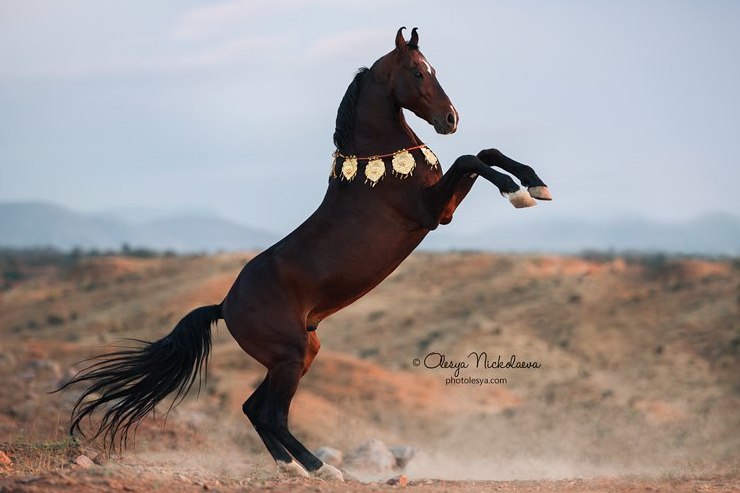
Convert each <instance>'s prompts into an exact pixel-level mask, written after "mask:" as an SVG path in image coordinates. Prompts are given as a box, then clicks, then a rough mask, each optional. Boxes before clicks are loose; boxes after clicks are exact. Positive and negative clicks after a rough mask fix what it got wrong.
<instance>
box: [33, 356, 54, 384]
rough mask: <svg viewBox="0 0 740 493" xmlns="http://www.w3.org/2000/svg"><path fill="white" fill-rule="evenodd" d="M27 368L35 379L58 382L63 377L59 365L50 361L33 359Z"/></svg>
mask: <svg viewBox="0 0 740 493" xmlns="http://www.w3.org/2000/svg"><path fill="white" fill-rule="evenodd" d="M27 368H28V370H30V371H31V372H33V377H36V378H45V379H49V380H53V381H57V380H59V378H61V376H62V368H61V367H60V366H59V363H57V362H56V361H52V360H49V359H33V360H31V361H29V362H28V365H27Z"/></svg>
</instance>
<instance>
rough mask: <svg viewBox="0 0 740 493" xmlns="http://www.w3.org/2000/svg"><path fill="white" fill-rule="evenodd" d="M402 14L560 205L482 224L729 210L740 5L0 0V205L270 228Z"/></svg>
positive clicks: (450, 146)
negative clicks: (174, 214)
mask: <svg viewBox="0 0 740 493" xmlns="http://www.w3.org/2000/svg"><path fill="white" fill-rule="evenodd" d="M401 25H406V26H408V27H409V28H410V27H413V26H418V27H419V32H420V46H421V50H422V52H423V53H424V54H425V55H426V56H427V58H428V59H429V60H430V62H431V63H432V65H434V66H435V68H436V69H437V75H438V78H439V80H440V82H441V83H442V86H443V87H444V88H445V90H446V91H447V93H448V94H449V96H450V97H451V99H452V101H453V102H454V104H455V105H456V107H457V109H458V110H459V112H460V117H461V121H460V127H459V130H458V132H457V133H456V134H455V135H452V136H439V135H436V134H435V133H434V131H433V130H432V129H431V127H429V126H428V125H427V124H426V123H425V122H422V121H420V120H418V119H417V118H415V117H413V116H410V117H409V120H410V121H411V123H412V125H413V127H414V129H415V130H417V132H418V133H419V134H420V135H421V136H422V138H423V139H424V140H425V141H426V142H427V143H428V144H429V145H430V146H431V147H432V148H433V149H434V150H435V151H436V152H437V154H438V155H439V156H440V158H441V159H442V161H443V163H446V164H449V163H450V162H451V161H452V160H454V158H455V157H457V156H458V155H460V154H464V153H465V154H467V153H474V152H477V151H478V150H479V149H482V148H486V147H497V148H499V149H500V150H502V151H503V152H504V153H506V154H508V155H510V156H511V157H514V158H515V159H518V160H521V161H524V162H526V163H529V164H531V165H532V166H534V167H535V168H536V169H537V170H538V171H539V173H540V175H541V176H542V177H543V179H544V180H545V181H546V182H547V183H548V184H549V185H550V187H551V190H552V192H553V195H554V196H555V201H554V202H553V203H551V204H541V205H540V206H538V207H535V208H533V209H531V210H526V211H515V210H514V209H513V208H511V207H510V206H509V205H508V204H507V203H506V202H505V201H504V199H502V198H501V197H500V196H498V194H497V193H496V190H495V188H493V186H492V185H489V184H487V183H484V182H479V183H478V184H477V185H476V189H475V190H474V192H473V193H472V194H471V195H470V196H469V198H468V199H467V200H466V202H465V203H464V204H463V205H462V207H461V210H460V211H459V212H458V215H457V217H456V221H455V223H457V226H456V227H458V228H460V229H461V230H470V229H477V228H484V227H486V226H490V225H493V224H495V223H496V221H512V220H522V221H525V220H533V219H535V218H548V217H555V216H568V217H586V218H589V219H598V218H600V217H613V216H615V215H620V214H624V213H626V214H640V215H646V216H648V217H652V218H657V219H663V220H681V219H687V218H692V217H695V216H697V215H699V214H702V213H706V212H713V211H718V212H728V213H733V214H740V193H738V187H739V186H740V159H739V158H740V123H738V122H739V121H740V89H738V88H740V64H739V63H738V47H740V29H738V26H740V2H732V1H727V2H720V1H714V2H709V1H707V2H699V1H691V2H680V1H665V2H659V1H649V2H645V1H636V2H626V1H619V2H600V1H583V2H575V1H568V2H551V1H541V2H534V1H510V2H493V1H481V2H462V1H461V2H448V1H439V2H433V1H411V0H404V1H385V0H372V1H370V0H367V1H354V2H350V1H340V0H320V1H314V2H308V1H300V0H277V1H276V0H270V1H267V0H265V1H251V0H243V1H242V0H237V1H228V2H213V1H211V2H194V1H182V0H181V1H177V2H174V1H161V0H159V1H155V0H148V1H132V0H128V1H118V2H112V1H108V2H102V1H99V0H88V1H78V0H66V1H63V2H62V1H59V0H46V1H38V0H0V201H7V200H39V199H42V200H47V201H53V202H57V203H60V204H62V205H65V206H68V207H71V208H73V209H76V210H81V211H90V212H94V211H108V210H129V211H130V210H134V211H151V210H154V211H161V210H164V211H174V210H181V209H186V210H189V211H199V210H202V211H210V212H214V213H218V214H220V215H223V216H226V217H228V218H231V219H235V220H238V221H241V222H243V223H247V224H252V225H257V226H261V227H265V228H268V229H271V230H273V231H277V232H281V231H282V232H284V231H287V230H289V229H291V228H292V227H293V226H295V225H297V224H298V223H300V222H301V221H302V220H303V219H304V218H305V217H306V216H307V215H308V214H310V213H311V212H312V211H313V210H314V208H315V207H316V205H318V203H319V202H320V200H321V198H322V197H323V193H324V190H325V187H326V180H327V172H328V167H329V163H330V154H331V152H332V151H333V145H332V133H333V130H334V119H335V116H336V108H337V105H338V104H339V101H340V99H341V97H342V95H343V93H344V90H345V89H346V87H347V85H348V84H349V82H350V80H351V78H352V75H353V73H354V71H355V70H356V69H357V67H360V66H362V65H368V66H369V65H370V64H372V63H373V61H375V60H376V59H377V58H378V57H380V56H381V55H383V54H385V53H386V52H388V51H390V49H391V48H392V47H393V39H394V36H395V31H396V29H397V28H398V27H400V26H401Z"/></svg>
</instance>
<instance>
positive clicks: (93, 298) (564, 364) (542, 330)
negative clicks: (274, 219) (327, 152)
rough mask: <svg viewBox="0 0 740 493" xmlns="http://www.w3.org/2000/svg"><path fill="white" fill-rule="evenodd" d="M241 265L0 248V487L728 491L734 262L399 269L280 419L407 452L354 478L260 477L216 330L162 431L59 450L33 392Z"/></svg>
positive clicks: (164, 319) (359, 311)
mask: <svg viewBox="0 0 740 493" xmlns="http://www.w3.org/2000/svg"><path fill="white" fill-rule="evenodd" d="M251 256H252V254H250V253H244V254H223V255H217V256H192V257H171V258H133V257H85V256H82V257H72V256H60V255H40V254H35V255H31V254H20V253H17V252H16V253H7V252H6V253H3V254H2V255H0V269H1V270H2V276H3V277H2V282H0V379H2V382H3V387H2V392H0V451H2V452H3V454H5V457H6V459H7V460H4V459H3V455H2V454H0V492H5V491H23V492H36V491H39V492H40V491H80V492H88V491H114V492H122V491H162V492H164V491H206V490H208V491H275V492H281V491H299V492H300V491H383V490H394V489H401V488H404V489H411V490H418V491H433V492H442V491H512V492H530V491H532V492H533V491H572V492H591V491H594V492H595V491H614V492H633V491H635V492H636V491H666V492H667V491H678V492H683V491H687V492H688V491H692V492H693V491H710V492H713V491H717V492H720V491H721V492H725V491H727V492H729V491H740V472H739V466H740V413H738V412H737V409H740V379H739V378H738V375H740V357H739V356H740V354H739V353H740V296H739V295H738V293H740V262H739V261H738V260H737V259H724V260H705V259H675V258H667V257H664V256H660V255H654V256H632V257H614V256H611V255H588V256H582V257H556V256H517V255H493V254H482V253H448V254H424V253H422V254H415V255H412V257H410V258H409V259H408V260H407V261H406V262H405V263H404V264H402V265H401V267H400V268H399V269H398V270H397V271H396V272H395V273H394V274H393V275H392V276H391V277H390V278H389V279H387V280H386V281H385V282H384V283H383V284H382V285H381V286H379V287H378V288H377V289H376V290H375V291H373V292H372V293H371V294H369V295H368V296H367V297H365V298H363V299H362V300H360V301H358V302H357V303H355V304H354V305H352V306H351V307H348V308H347V309H345V310H343V311H342V312H340V313H339V314H337V315H335V316H334V317H332V318H331V319H329V320H326V321H325V322H324V323H322V325H321V326H320V327H319V330H318V334H319V337H320V338H321V341H322V349H321V352H320V353H319V355H318V357H317V359H316V361H315V363H314V365H313V366H312V368H311V371H310V372H309V373H308V374H307V376H306V377H305V378H304V380H303V381H302V383H301V387H300V388H299V391H298V394H297V395H296V398H295V400H294V403H293V406H292V410H291V428H292V430H293V431H294V433H295V434H296V435H297V436H298V437H299V438H300V439H301V440H302V441H303V442H304V443H305V444H306V445H307V446H308V447H309V448H311V449H313V450H315V449H317V448H318V447H320V446H331V447H334V448H337V449H339V450H341V451H343V452H344V453H345V454H347V453H351V451H352V450H353V449H354V448H355V447H357V446H358V445H359V444H360V443H362V442H364V441H366V440H368V439H371V438H373V439H378V440H381V441H383V442H384V443H385V444H387V445H389V446H392V445H407V446H411V447H413V448H414V449H415V450H416V456H415V457H414V458H413V459H412V460H411V461H410V462H409V464H408V466H407V467H406V468H405V469H404V470H403V471H400V470H397V471H384V472H382V473H375V474H374V475H372V474H370V475H365V476H362V477H363V479H364V480H366V482H363V483H360V482H349V483H346V484H343V485H337V484H330V483H325V482H321V481H319V480H296V479H286V478H279V477H276V474H275V467H274V464H273V463H272V462H271V461H270V460H269V457H268V455H267V453H266V452H265V451H264V450H263V446H262V444H261V442H260V440H259V438H258V437H257V435H256V433H254V431H253V430H252V429H251V427H250V426H249V425H248V422H247V421H246V419H245V418H244V416H243V415H242V414H241V403H242V402H243V401H244V400H245V399H246V397H247V396H248V395H249V394H250V393H251V391H252V390H253V389H254V388H255V387H256V385H257V384H258V383H259V381H260V380H261V378H262V377H263V375H264V371H263V369H262V368H261V367H260V365H259V364H257V363H256V362H254V361H253V360H251V358H249V357H248V356H247V355H245V354H244V353H243V352H242V351H241V349H240V348H239V347H238V346H237V345H236V343H235V342H234V341H233V339H231V337H230V335H229V333H228V330H226V328H225V327H224V326H223V324H221V326H220V328H219V329H218V330H217V331H215V332H214V347H213V354H212V359H211V364H210V366H209V378H208V385H207V387H206V388H204V389H203V390H202V391H201V393H200V395H199V396H198V397H197V398H196V396H195V393H193V395H192V396H191V397H189V398H188V399H186V401H185V402H184V403H183V404H182V405H181V406H180V407H178V408H177V409H175V410H174V411H173V412H172V413H171V414H170V415H169V417H168V419H167V423H166V426H163V425H164V421H163V419H162V418H161V416H160V419H158V420H156V421H155V420H154V419H147V420H146V421H145V422H144V423H143V425H142V426H141V428H140V429H139V431H138V434H137V438H136V447H135V449H129V450H127V451H125V452H124V453H123V454H122V455H117V454H114V455H113V456H108V455H107V454H106V453H105V452H104V451H103V449H102V448H101V447H100V444H99V443H81V444H77V443H75V442H73V441H71V440H69V438H68V435H67V432H66V429H67V426H68V420H69V413H70V409H71V405H72V403H73V402H74V400H75V399H76V397H77V396H78V395H79V392H80V389H73V390H71V391H68V392H66V393H64V394H49V393H48V392H49V391H50V390H52V389H54V388H55V387H56V386H58V385H59V384H60V383H62V382H64V381H65V379H67V378H69V377H70V375H72V374H73V373H74V371H75V369H76V368H79V367H78V366H75V362H77V361H80V360H81V359H83V358H85V357H89V356H91V355H94V354H98V353H100V352H103V351H106V350H108V349H109V348H110V345H111V344H117V343H120V339H121V338H126V337H134V338H141V339H148V340H152V339H157V338H160V337H162V336H164V335H166V334H167V333H168V332H169V331H170V330H171V328H172V327H173V326H174V324H175V323H176V322H177V320H179V318H180V317H181V316H182V315H184V314H185V313H187V311H189V310H190V309H192V308H194V307H196V306H200V305H204V304H212V303H216V302H218V301H220V300H221V299H222V297H223V296H224V294H225V293H226V291H227V290H228V288H229V286H230V284H231V283H232V282H233V280H234V278H235V277H236V275H237V274H238V272H239V270H240V268H241V267H242V265H243V264H244V262H246V261H247V260H248V259H249V258H250V257H251ZM472 352H475V353H478V354H480V353H483V352H485V353H486V356H487V357H489V358H490V359H491V360H492V361H493V360H495V359H496V358H497V357H499V356H500V357H501V358H503V359H504V360H509V358H510V357H511V356H512V355H514V356H515V357H516V359H517V361H520V362H537V363H538V364H539V365H540V366H539V367H536V368H526V369H491V368H485V365H476V364H475V362H476V360H475V359H471V357H470V356H469V355H470V353H472ZM440 355H444V356H445V358H446V361H447V362H448V363H450V362H451V363H461V362H466V363H467V367H460V369H459V370H458V372H457V374H456V371H455V368H454V367H448V368H442V367H440V366H441V365H435V364H434V363H435V361H436V362H439V357H440ZM484 381H486V383H482V382H484ZM80 455H85V456H86V457H89V458H91V459H94V460H95V462H90V463H89V464H87V463H84V462H83V466H80V465H77V464H75V463H74V461H75V459H77V458H78V457H79V456H80ZM349 472H350V473H352V474H355V475H357V476H361V475H360V474H357V472H356V471H349ZM401 473H403V474H405V475H406V476H407V477H408V478H409V483H408V485H406V486H405V487H403V486H399V485H395V486H392V485H387V484H385V481H386V480H387V479H388V478H390V477H393V476H396V475H398V474H401Z"/></svg>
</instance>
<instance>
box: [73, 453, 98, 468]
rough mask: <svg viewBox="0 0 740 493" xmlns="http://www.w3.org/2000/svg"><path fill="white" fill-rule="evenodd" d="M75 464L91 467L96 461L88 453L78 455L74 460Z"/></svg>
mask: <svg viewBox="0 0 740 493" xmlns="http://www.w3.org/2000/svg"><path fill="white" fill-rule="evenodd" d="M72 462H74V463H75V464H77V465H78V466H79V467H81V468H82V469H90V468H91V467H93V466H94V465H95V463H94V462H93V461H92V459H90V457H88V456H86V455H78V456H77V457H75V460H73V461H72Z"/></svg>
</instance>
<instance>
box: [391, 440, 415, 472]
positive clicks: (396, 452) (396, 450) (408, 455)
mask: <svg viewBox="0 0 740 493" xmlns="http://www.w3.org/2000/svg"><path fill="white" fill-rule="evenodd" d="M388 450H390V451H391V453H392V454H393V457H395V458H396V467H397V468H398V469H401V470H403V469H404V468H405V467H406V464H408V463H409V461H410V460H411V459H413V458H414V456H415V455H416V450H414V448H413V447H409V446H408V445H398V446H396V447H391V448H389V449H388Z"/></svg>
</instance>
